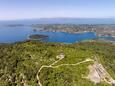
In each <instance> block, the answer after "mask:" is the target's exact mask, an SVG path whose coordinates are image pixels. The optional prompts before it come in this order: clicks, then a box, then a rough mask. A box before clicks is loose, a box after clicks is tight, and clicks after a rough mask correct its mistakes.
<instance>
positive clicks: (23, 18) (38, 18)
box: [0, 17, 115, 21]
mask: <svg viewBox="0 0 115 86" xmlns="http://www.w3.org/2000/svg"><path fill="white" fill-rule="evenodd" d="M37 19H115V17H41V18H22V19H21V18H20V19H2V20H0V21H15V20H37Z"/></svg>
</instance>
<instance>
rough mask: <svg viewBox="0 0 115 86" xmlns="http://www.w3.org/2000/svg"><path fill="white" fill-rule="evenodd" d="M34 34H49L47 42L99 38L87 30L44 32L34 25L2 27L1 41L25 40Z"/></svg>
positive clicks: (73, 41) (67, 41) (70, 41)
mask: <svg viewBox="0 0 115 86" xmlns="http://www.w3.org/2000/svg"><path fill="white" fill-rule="evenodd" d="M32 34H42V35H48V36H49V37H48V38H47V39H45V40H42V41H45V42H64V43H75V42H78V41H82V40H86V39H95V38H97V36H96V34H95V33H92V32H86V33H79V34H70V33H64V32H43V31H36V32H35V31H34V30H33V28H32V27H29V26H23V27H6V26H4V27H0V43H13V42H18V41H25V40H27V39H28V36H29V35H32Z"/></svg>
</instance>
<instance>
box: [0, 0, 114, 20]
mask: <svg viewBox="0 0 115 86" xmlns="http://www.w3.org/2000/svg"><path fill="white" fill-rule="evenodd" d="M60 17H64V18H65V17H69V18H115V0H0V20H16V19H36V18H60Z"/></svg>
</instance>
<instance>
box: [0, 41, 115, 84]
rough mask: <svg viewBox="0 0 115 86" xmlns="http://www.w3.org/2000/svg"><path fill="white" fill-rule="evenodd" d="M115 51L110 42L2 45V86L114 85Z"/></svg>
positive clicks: (0, 74) (114, 46) (0, 70)
mask: <svg viewBox="0 0 115 86" xmlns="http://www.w3.org/2000/svg"><path fill="white" fill-rule="evenodd" d="M114 50H115V45H114V44H112V43H107V42H81V43H75V44H63V43H42V42H32V41H28V42H22V43H14V44H5V45H0V52H1V54H0V86H114V85H115V84H114V80H115V65H114V64H115V52H114ZM100 74H101V76H100Z"/></svg>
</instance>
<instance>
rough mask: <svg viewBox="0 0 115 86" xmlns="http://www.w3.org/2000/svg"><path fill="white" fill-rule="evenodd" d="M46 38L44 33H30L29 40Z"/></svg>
mask: <svg viewBox="0 0 115 86" xmlns="http://www.w3.org/2000/svg"><path fill="white" fill-rule="evenodd" d="M45 38H48V36H46V35H39V34H34V35H30V36H29V39H30V40H41V39H45Z"/></svg>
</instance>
